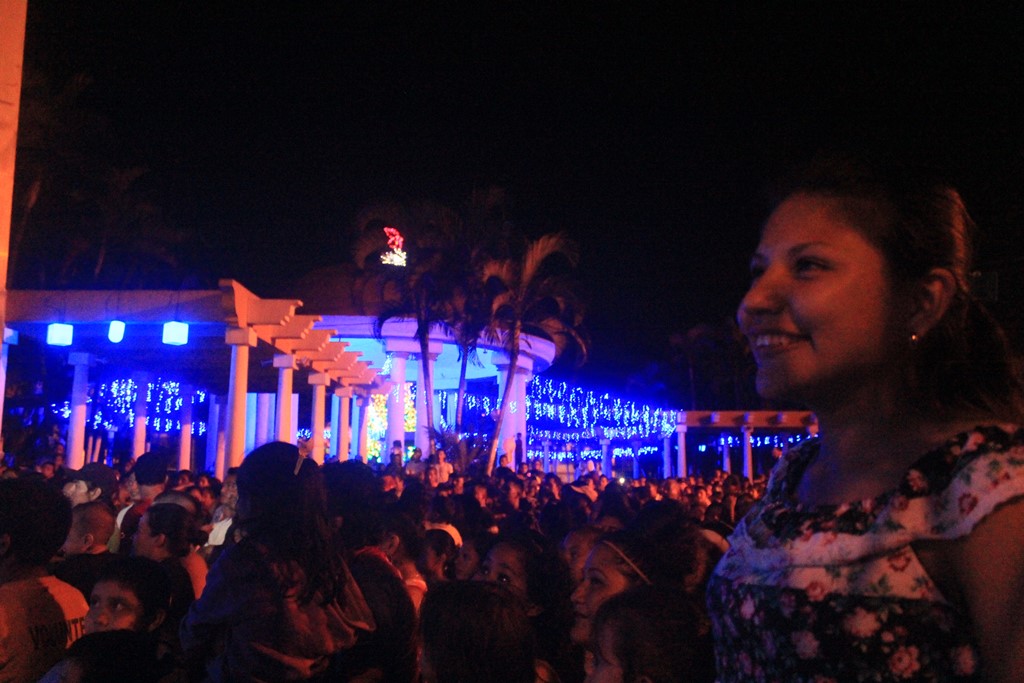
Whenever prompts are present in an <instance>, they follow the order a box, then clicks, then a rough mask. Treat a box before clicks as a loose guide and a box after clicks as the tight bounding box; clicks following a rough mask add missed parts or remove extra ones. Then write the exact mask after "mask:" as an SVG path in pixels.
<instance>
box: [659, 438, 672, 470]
mask: <svg viewBox="0 0 1024 683" xmlns="http://www.w3.org/2000/svg"><path fill="white" fill-rule="evenodd" d="M671 476H672V437H670V436H666V437H664V438H663V439H662V446H661V478H662V479H668V478H670V477H671Z"/></svg>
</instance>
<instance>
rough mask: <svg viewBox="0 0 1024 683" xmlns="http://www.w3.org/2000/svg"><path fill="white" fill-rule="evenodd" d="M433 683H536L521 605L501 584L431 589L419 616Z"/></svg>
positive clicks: (531, 639)
mask: <svg viewBox="0 0 1024 683" xmlns="http://www.w3.org/2000/svg"><path fill="white" fill-rule="evenodd" d="M420 637H421V638H422V642H423V658H424V660H425V661H426V663H427V667H426V668H427V671H425V673H432V674H433V677H431V678H427V679H426V680H427V681H428V683H449V682H450V683H463V682H464V681H495V682H498V683H504V682H506V681H507V682H508V683H532V681H533V680H534V679H535V673H534V671H535V670H534V660H535V657H536V655H535V644H534V636H533V632H532V631H531V628H530V620H529V618H528V617H527V616H526V610H525V608H524V606H523V605H522V602H521V601H520V600H519V599H517V598H516V597H515V596H514V595H512V594H511V593H509V592H508V591H507V590H506V589H504V588H503V587H501V586H499V585H497V584H491V583H483V582H478V581H452V582H448V583H442V584H439V585H437V586H436V587H434V588H431V589H430V590H429V591H428V592H427V595H426V597H425V598H424V600H423V606H422V609H421V611H420Z"/></svg>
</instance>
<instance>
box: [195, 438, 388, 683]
mask: <svg viewBox="0 0 1024 683" xmlns="http://www.w3.org/2000/svg"><path fill="white" fill-rule="evenodd" d="M236 514H237V517H238V521H239V523H240V525H241V527H242V531H243V538H242V540H241V541H240V542H239V543H238V544H236V545H234V546H231V547H230V548H228V549H226V550H225V551H224V553H223V554H222V555H221V556H220V558H219V559H218V560H217V563H216V564H215V565H214V566H213V567H212V568H211V570H210V574H209V576H208V578H207V584H206V590H205V591H203V594H202V596H200V598H199V599H198V600H196V601H195V603H193V605H192V608H191V610H190V611H189V613H188V616H187V617H186V618H185V621H184V623H183V624H182V628H181V644H182V646H183V648H184V650H185V652H186V654H187V655H188V656H189V657H190V658H191V659H192V661H193V662H197V663H199V664H201V665H203V666H204V667H205V672H206V675H207V677H208V678H209V679H210V680H214V681H227V680H252V679H258V680H286V679H287V680H291V679H307V680H309V679H315V678H317V677H322V676H323V675H324V674H325V672H326V670H327V667H328V665H329V664H330V660H331V658H332V656H334V655H337V654H338V653H340V652H341V651H343V650H345V649H347V648H349V647H351V646H352V645H353V643H355V641H356V637H357V635H358V633H359V632H361V631H370V630H372V629H373V627H374V622H373V616H372V613H371V612H370V610H369V608H368V606H367V604H366V602H365V600H364V598H363V595H362V593H361V592H360V590H359V588H358V586H357V585H356V583H355V581H353V580H352V577H351V575H350V574H349V572H348V568H347V566H346V564H345V561H344V559H343V558H342V554H341V552H342V551H341V549H340V547H339V546H337V545H335V544H334V543H333V542H332V531H331V528H330V525H329V523H328V520H327V512H326V502H325V494H324V484H323V478H322V475H321V472H320V468H319V467H317V465H316V463H314V462H313V461H312V460H309V459H308V458H305V457H303V456H302V454H301V453H300V452H299V449H298V448H297V447H295V446H294V445H291V444H286V443H281V442H273V443H269V444H265V445H263V446H260V447H259V448H257V449H256V450H254V451H253V452H252V453H250V454H249V455H248V456H247V457H246V459H245V460H244V461H243V463H242V466H241V468H240V470H239V472H238V507H237V511H236Z"/></svg>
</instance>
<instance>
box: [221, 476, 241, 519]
mask: <svg viewBox="0 0 1024 683" xmlns="http://www.w3.org/2000/svg"><path fill="white" fill-rule="evenodd" d="M217 503H218V504H219V505H223V506H224V507H226V508H229V509H230V510H232V511H233V510H234V509H235V506H237V505H238V468H237V467H230V468H228V471H227V473H226V474H225V475H224V483H223V484H222V485H221V487H220V497H219V498H218V499H217Z"/></svg>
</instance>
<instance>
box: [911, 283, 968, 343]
mask: <svg viewBox="0 0 1024 683" xmlns="http://www.w3.org/2000/svg"><path fill="white" fill-rule="evenodd" d="M956 290H957V286H956V278H954V277H953V273H951V272H950V271H949V270H947V269H945V268H932V270H931V272H929V273H928V274H927V275H926V276H925V277H924V278H923V279H922V280H921V281H920V282H919V283H918V285H917V287H916V289H915V290H914V292H913V297H914V298H913V314H912V315H911V317H910V334H912V335H914V336H916V337H918V338H920V337H923V336H924V335H925V334H927V333H928V332H929V331H930V330H931V329H932V328H933V327H935V326H936V325H937V324H938V323H939V321H940V320H942V318H943V316H945V315H946V311H948V310H949V306H950V304H951V303H952V302H953V297H954V296H955V295H956Z"/></svg>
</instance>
